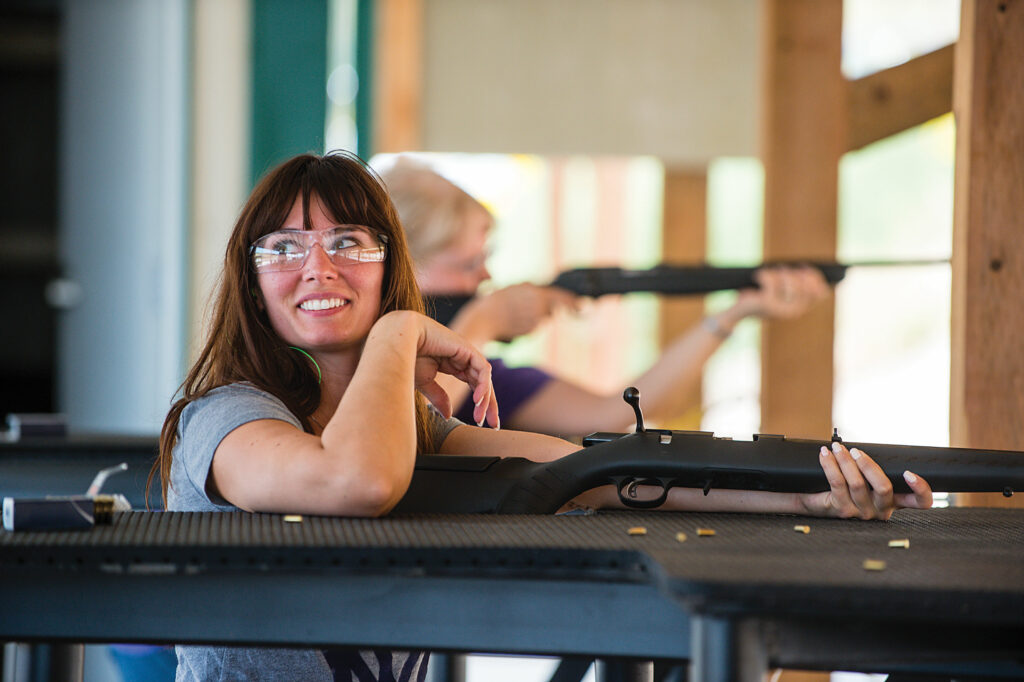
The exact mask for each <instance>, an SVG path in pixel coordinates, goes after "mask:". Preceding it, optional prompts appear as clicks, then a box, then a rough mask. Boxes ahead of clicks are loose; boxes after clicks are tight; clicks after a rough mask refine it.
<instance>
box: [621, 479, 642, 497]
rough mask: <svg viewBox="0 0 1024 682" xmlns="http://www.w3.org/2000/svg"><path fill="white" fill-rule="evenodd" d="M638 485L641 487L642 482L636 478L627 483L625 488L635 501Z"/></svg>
mask: <svg viewBox="0 0 1024 682" xmlns="http://www.w3.org/2000/svg"><path fill="white" fill-rule="evenodd" d="M638 485H640V481H638V480H636V479H635V478H634V479H633V480H632V481H630V482H629V483H627V484H626V487H625V492H626V494H627V495H629V496H630V497H632V498H633V499H634V500H635V499H636V488H637V486H638Z"/></svg>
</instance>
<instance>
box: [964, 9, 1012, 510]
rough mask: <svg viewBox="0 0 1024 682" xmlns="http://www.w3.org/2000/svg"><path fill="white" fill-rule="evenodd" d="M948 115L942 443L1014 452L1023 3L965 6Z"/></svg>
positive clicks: (982, 499)
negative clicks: (947, 366) (948, 360)
mask: <svg viewBox="0 0 1024 682" xmlns="http://www.w3.org/2000/svg"><path fill="white" fill-rule="evenodd" d="M953 111H954V114H955V116H956V122H957V139H956V180H955V187H954V210H953V214H954V217H953V309H952V342H951V351H952V371H951V377H950V442H951V443H952V444H953V445H959V446H968V447H981V448H996V449H1012V450H1020V449H1024V446H1022V445H1021V433H1022V426H1024V353H1022V352H1021V338H1024V318H1022V316H1021V314H1020V307H1021V302H1022V301H1024V213H1022V212H1021V207H1020V202H1021V189H1022V188H1024V1H1022V0H1001V1H1000V2H995V1H990V0H964V1H963V4H962V6H961V20H960V39H959V41H958V42H957V54H956V74H955V84H954V100H953ZM959 498H960V499H958V502H960V503H967V504H983V505H986V506H989V505H1002V504H1003V501H1004V499H1005V498H1002V497H1001V496H996V495H991V496H990V495H969V496H968V495H961V496H959ZM1022 498H1024V496H1021V495H1017V496H1015V497H1014V498H1011V500H1010V501H1018V500H1021V499H1022ZM1007 506H1011V505H1007ZM1012 506H1019V502H1018V504H1016V505H1012Z"/></svg>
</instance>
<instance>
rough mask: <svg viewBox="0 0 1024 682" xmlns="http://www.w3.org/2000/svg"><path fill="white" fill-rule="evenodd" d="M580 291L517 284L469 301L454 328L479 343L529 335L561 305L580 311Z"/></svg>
mask: <svg viewBox="0 0 1024 682" xmlns="http://www.w3.org/2000/svg"><path fill="white" fill-rule="evenodd" d="M578 307H579V302H578V298H577V296H576V294H574V293H572V292H570V291H567V290H565V289H559V288H557V287H541V286H537V285H536V284H529V283H522V284H514V285H512V286H509V287H505V288H503V289H498V290H497V291H495V292H493V293H490V294H487V295H486V296H481V297H479V298H477V299H474V300H473V301H472V302H470V303H468V304H467V305H466V307H465V308H464V309H463V311H461V312H460V313H459V315H458V316H457V317H456V318H455V319H454V320H453V321H452V327H453V328H455V329H456V330H457V331H459V332H461V333H465V334H466V336H468V337H469V338H471V339H473V340H474V341H477V342H486V341H495V340H510V339H514V338H516V337H517V336H522V335H523V334H528V333H530V332H532V331H533V330H534V329H536V328H537V325H539V324H540V323H541V322H543V321H544V320H546V319H547V318H549V317H550V316H551V315H552V314H553V313H554V312H555V311H556V310H558V309H559V308H570V309H572V310H576V309H577V308H578Z"/></svg>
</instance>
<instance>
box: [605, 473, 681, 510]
mask: <svg viewBox="0 0 1024 682" xmlns="http://www.w3.org/2000/svg"><path fill="white" fill-rule="evenodd" d="M638 485H657V486H661V495H659V496H658V497H656V498H655V499H653V500H638V499H636V487H637V486H638ZM616 487H617V488H618V493H619V501H620V502H622V504H623V505H625V506H626V507H629V508H631V509H654V508H655V507H660V506H661V505H663V504H665V500H667V499H668V486H667V485H665V483H664V481H662V480H660V479H657V478H624V479H622V480H621V481H619V483H618V485H617V486H616Z"/></svg>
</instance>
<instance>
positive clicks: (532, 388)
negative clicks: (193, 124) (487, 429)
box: [455, 358, 553, 424]
mask: <svg viewBox="0 0 1024 682" xmlns="http://www.w3.org/2000/svg"><path fill="white" fill-rule="evenodd" d="M488 361H489V362H490V363H491V383H492V384H493V385H494V395H495V397H496V398H497V399H498V413H499V414H501V415H502V416H503V419H502V421H506V420H508V421H509V422H511V421H512V415H514V414H515V413H516V412H517V411H518V410H519V408H520V407H522V406H523V404H524V403H526V402H527V401H528V400H530V398H532V397H534V396H535V395H536V394H537V391H539V390H540V389H542V388H544V386H546V385H547V383H548V382H549V381H551V379H552V378H553V377H552V376H551V375H550V374H548V373H547V372H545V371H544V370H542V369H537V368H536V367H509V366H508V365H506V364H505V363H504V362H502V361H501V360H499V359H497V358H488ZM455 416H456V417H458V418H459V420H461V421H462V422H463V423H465V424H475V423H476V422H475V421H473V395H472V394H470V395H469V397H468V398H466V400H464V401H463V403H462V405H460V406H459V409H458V410H456V412H455Z"/></svg>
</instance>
